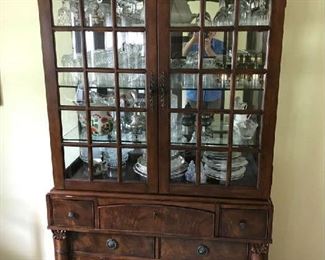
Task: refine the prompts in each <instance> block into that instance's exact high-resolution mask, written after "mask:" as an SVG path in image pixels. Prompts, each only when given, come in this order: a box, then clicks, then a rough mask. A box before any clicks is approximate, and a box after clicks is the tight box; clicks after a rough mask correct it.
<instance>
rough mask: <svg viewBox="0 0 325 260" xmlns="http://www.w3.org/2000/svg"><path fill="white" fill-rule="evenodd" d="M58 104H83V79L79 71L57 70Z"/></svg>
mask: <svg viewBox="0 0 325 260" xmlns="http://www.w3.org/2000/svg"><path fill="white" fill-rule="evenodd" d="M58 83H59V92H60V105H68V106H75V105H85V104H84V96H83V93H84V81H83V74H82V73H80V72H59V73H58Z"/></svg>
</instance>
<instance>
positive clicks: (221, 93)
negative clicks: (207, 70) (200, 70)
mask: <svg viewBox="0 0 325 260" xmlns="http://www.w3.org/2000/svg"><path fill="white" fill-rule="evenodd" d="M230 85H231V76H230V75H227V74H205V75H203V88H202V89H203V103H202V105H203V108H204V109H229V107H230Z"/></svg>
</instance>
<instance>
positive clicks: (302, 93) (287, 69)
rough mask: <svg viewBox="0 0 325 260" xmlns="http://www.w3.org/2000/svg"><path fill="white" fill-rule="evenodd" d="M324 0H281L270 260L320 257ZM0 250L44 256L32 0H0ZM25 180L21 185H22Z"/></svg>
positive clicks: (47, 167)
mask: <svg viewBox="0 0 325 260" xmlns="http://www.w3.org/2000/svg"><path fill="white" fill-rule="evenodd" d="M324 8H325V6H324V1H323V0H304V1H302V0H301V1H299V0H288V8H287V16H286V24H285V30H286V33H285V38H284V55H283V63H282V76H281V87H280V98H279V113H278V125H277V133H276V149H275V163H274V185H273V191H272V196H273V200H274V204H275V216H274V217H275V219H274V244H273V245H272V247H271V253H270V260H323V259H325V252H324V248H325V247H324V244H325V238H324V230H325V227H324V220H325V205H324V197H325V180H324V168H325V167H324V166H325V165H324V162H325V159H324V158H325V153H324V147H325V144H324V139H325V112H324V111H325V110H324V104H325V95H324V94H325V93H324V92H325V86H324V84H325V79H324V74H325V63H324V61H325V60H324V57H325V50H324V48H325V39H324V32H325V30H324V28H325V27H324V21H325V14H324ZM0 71H1V85H2V95H3V105H2V106H0V232H1V234H0V259H4V260H29V259H30V260H52V259H53V252H52V250H53V248H52V243H51V234H50V232H49V231H47V230H46V205H45V194H46V192H47V191H49V190H50V188H51V186H52V180H51V161H50V160H51V158H50V148H49V139H48V138H49V135H48V122H47V115H46V101H45V92H44V78H43V71H42V58H41V45H40V36H39V23H38V11H37V1H36V0H0ZM27 185H29V186H30V188H28V187H27Z"/></svg>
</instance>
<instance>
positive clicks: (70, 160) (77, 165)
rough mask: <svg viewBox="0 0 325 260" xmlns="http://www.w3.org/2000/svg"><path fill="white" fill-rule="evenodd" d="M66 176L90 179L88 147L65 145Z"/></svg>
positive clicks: (68, 177)
mask: <svg viewBox="0 0 325 260" xmlns="http://www.w3.org/2000/svg"><path fill="white" fill-rule="evenodd" d="M63 153H64V166H65V178H67V179H88V178H89V172H88V148H87V147H72V146H64V148H63Z"/></svg>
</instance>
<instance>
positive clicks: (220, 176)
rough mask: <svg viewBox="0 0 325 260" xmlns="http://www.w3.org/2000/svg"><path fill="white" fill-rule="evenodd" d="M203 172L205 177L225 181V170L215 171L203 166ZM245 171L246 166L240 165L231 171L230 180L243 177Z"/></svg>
mask: <svg viewBox="0 0 325 260" xmlns="http://www.w3.org/2000/svg"><path fill="white" fill-rule="evenodd" d="M203 172H204V174H205V175H206V176H207V177H210V178H213V179H216V180H220V181H225V180H226V179H227V172H226V171H215V170H213V169H211V168H209V167H208V166H204V169H203ZM245 172H246V167H242V168H240V169H238V170H236V171H233V172H232V173H231V180H232V181H234V180H239V179H241V178H243V177H244V175H245Z"/></svg>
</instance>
